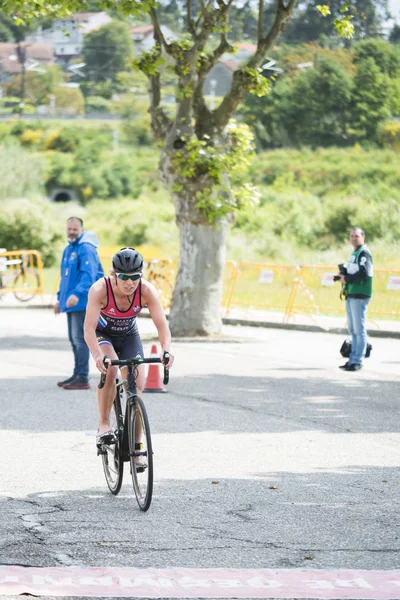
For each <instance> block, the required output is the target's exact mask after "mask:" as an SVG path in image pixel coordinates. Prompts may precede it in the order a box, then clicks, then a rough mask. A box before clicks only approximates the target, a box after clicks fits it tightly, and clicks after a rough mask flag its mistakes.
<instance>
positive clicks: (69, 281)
mask: <svg viewBox="0 0 400 600" xmlns="http://www.w3.org/2000/svg"><path fill="white" fill-rule="evenodd" d="M98 245H99V241H98V238H97V236H96V234H95V233H93V232H92V231H84V232H83V233H82V235H81V236H80V237H79V238H78V239H77V240H74V241H73V242H68V246H67V247H66V248H65V250H64V252H63V255H62V259H61V280H60V288H59V291H58V294H57V300H58V301H59V303H60V305H59V306H60V311H61V312H77V311H79V310H85V309H86V305H87V300H88V293H89V289H90V287H91V286H92V285H93V283H94V282H95V281H97V280H98V279H100V278H101V277H103V276H104V271H103V267H102V266H101V263H100V259H99V256H98V254H97V249H96V248H97V247H98ZM71 294H74V295H75V296H77V297H78V298H79V302H78V304H77V305H76V306H72V307H71V308H67V306H66V303H67V299H68V298H69V296H70V295H71Z"/></svg>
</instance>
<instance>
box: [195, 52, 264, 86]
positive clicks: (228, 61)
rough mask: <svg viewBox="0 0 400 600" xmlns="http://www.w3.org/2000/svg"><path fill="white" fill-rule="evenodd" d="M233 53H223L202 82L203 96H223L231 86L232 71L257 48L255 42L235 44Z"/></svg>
mask: <svg viewBox="0 0 400 600" xmlns="http://www.w3.org/2000/svg"><path fill="white" fill-rule="evenodd" d="M235 46H236V48H237V51H236V53H235V54H223V55H222V56H221V58H220V59H219V61H218V62H217V63H216V64H215V65H214V66H213V68H212V69H211V71H210V72H209V73H208V75H207V77H206V80H205V82H204V87H203V93H204V95H205V96H220V97H221V96H225V94H227V93H228V92H229V90H230V89H231V87H232V79H233V73H234V72H235V71H237V70H238V69H239V67H240V65H242V64H243V63H244V62H245V61H246V60H248V59H249V58H250V56H252V55H253V54H254V53H255V51H256V50H257V46H256V45H255V44H244V43H243V44H235Z"/></svg>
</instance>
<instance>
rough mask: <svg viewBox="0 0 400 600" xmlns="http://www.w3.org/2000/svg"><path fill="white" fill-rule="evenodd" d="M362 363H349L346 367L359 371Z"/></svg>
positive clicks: (349, 369) (347, 369)
mask: <svg viewBox="0 0 400 600" xmlns="http://www.w3.org/2000/svg"><path fill="white" fill-rule="evenodd" d="M362 367H363V366H362V365H360V364H359V363H355V364H354V365H349V366H348V367H346V369H345V370H346V371H359V370H360V369H362Z"/></svg>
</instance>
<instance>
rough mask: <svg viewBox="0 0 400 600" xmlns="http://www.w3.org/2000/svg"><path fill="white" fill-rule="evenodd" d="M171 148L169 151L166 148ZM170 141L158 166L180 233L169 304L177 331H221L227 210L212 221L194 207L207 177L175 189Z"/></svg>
mask: <svg viewBox="0 0 400 600" xmlns="http://www.w3.org/2000/svg"><path fill="white" fill-rule="evenodd" d="M168 150H169V151H168ZM172 153H173V150H171V146H170V147H169V149H167V147H164V151H163V152H162V156H161V162H160V170H161V176H162V179H163V181H164V183H165V185H166V187H167V188H168V189H169V191H170V193H171V196H172V199H173V202H174V205H175V211H176V222H177V224H178V227H179V232H180V256H179V268H178V274H177V278H176V283H175V289H174V293H173V296H172V302H171V308H170V327H171V331H172V334H173V335H174V336H191V335H203V336H207V335H212V334H216V333H220V331H221V326H222V320H221V301H222V284H223V276H224V269H225V255H226V236H227V233H228V230H229V226H230V221H231V219H230V217H229V215H228V216H227V217H226V218H225V219H220V220H219V221H218V222H217V223H213V224H210V223H208V222H207V219H206V217H205V216H204V215H202V214H201V213H200V212H199V211H198V210H197V208H196V206H195V204H196V193H197V192H198V191H201V190H202V189H204V186H205V185H209V182H207V181H206V180H204V181H202V180H201V178H199V179H198V180H196V181H187V185H186V186H185V189H182V190H181V191H179V192H177V191H176V186H175V184H176V183H177V175H176V174H175V171H174V168H173V167H172V163H171V154H172Z"/></svg>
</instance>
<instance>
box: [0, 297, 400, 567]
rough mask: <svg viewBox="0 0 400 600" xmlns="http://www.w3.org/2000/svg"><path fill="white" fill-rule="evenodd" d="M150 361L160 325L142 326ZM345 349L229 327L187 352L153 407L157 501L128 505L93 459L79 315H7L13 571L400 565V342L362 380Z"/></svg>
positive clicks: (4, 534)
mask: <svg viewBox="0 0 400 600" xmlns="http://www.w3.org/2000/svg"><path fill="white" fill-rule="evenodd" d="M140 329H141V331H142V332H143V337H144V338H145V340H146V341H145V348H146V349H147V350H148V351H150V346H151V338H152V336H153V335H154V330H153V326H152V324H151V323H150V321H149V320H147V319H142V320H141V321H140ZM342 341H343V336H337V335H333V334H329V333H309V332H300V331H286V330H274V329H261V328H246V327H236V328H235V327H225V328H224V334H223V336H222V337H221V338H218V339H214V340H211V341H196V340H192V341H182V340H180V341H176V342H175V343H174V352H175V355H176V362H175V365H174V367H173V370H172V371H171V380H170V385H169V391H168V393H167V394H147V395H145V402H146V406H147V408H148V412H149V417H150V423H151V426H152V434H153V444H154V451H155V489H154V496H153V503H152V506H151V508H150V510H149V512H148V513H146V514H143V513H141V512H140V511H139V510H138V507H137V505H136V502H135V499H134V496H133V491H132V487H131V484H130V482H129V470H128V468H127V469H126V473H125V482H124V485H123V488H122V491H121V493H120V495H119V496H117V497H113V496H112V495H111V494H110V493H109V492H108V491H107V488H106V485H105V481H104V477H103V472H102V467H101V463H100V460H99V458H98V457H97V455H96V451H95V437H94V433H95V429H96V427H97V411H96V401H95V386H96V382H97V375H96V370H95V366H94V365H93V364H92V365H91V384H92V389H91V390H88V391H66V390H62V389H59V388H57V386H56V382H57V381H58V380H59V379H60V378H63V377H66V376H69V375H70V374H71V364H72V355H71V351H70V347H69V343H68V341H67V339H66V321H65V318H64V316H59V317H56V316H55V315H53V314H52V312H51V311H50V310H45V309H31V310H29V309H22V308H17V309H0V389H1V395H0V410H1V421H0V422H1V440H2V443H1V450H2V461H1V466H0V478H1V490H0V514H1V519H0V563H7V564H23V565H33V566H57V565H61V566H75V565H76V566H82V565H85V566H116V567H132V566H135V567H193V568H194V567H196V568H211V567H220V568H252V569H254V568H276V569H284V568H289V569H291V568H293V569H302V568H317V569H367V570H374V569H375V570H376V569H395V568H397V567H398V566H399V548H400V540H399V491H400V482H399V464H400V435H399V429H400V418H399V409H398V402H399V400H398V395H399V391H398V390H399V367H400V358H399V351H398V345H399V342H398V340H391V339H374V341H373V346H374V348H373V353H372V356H371V358H370V359H368V360H367V361H366V363H365V368H364V369H363V370H362V371H360V372H358V373H346V372H342V371H341V370H339V369H338V365H339V364H341V362H343V359H341V358H340V355H339V352H338V350H339V347H340V345H341V343H342Z"/></svg>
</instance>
